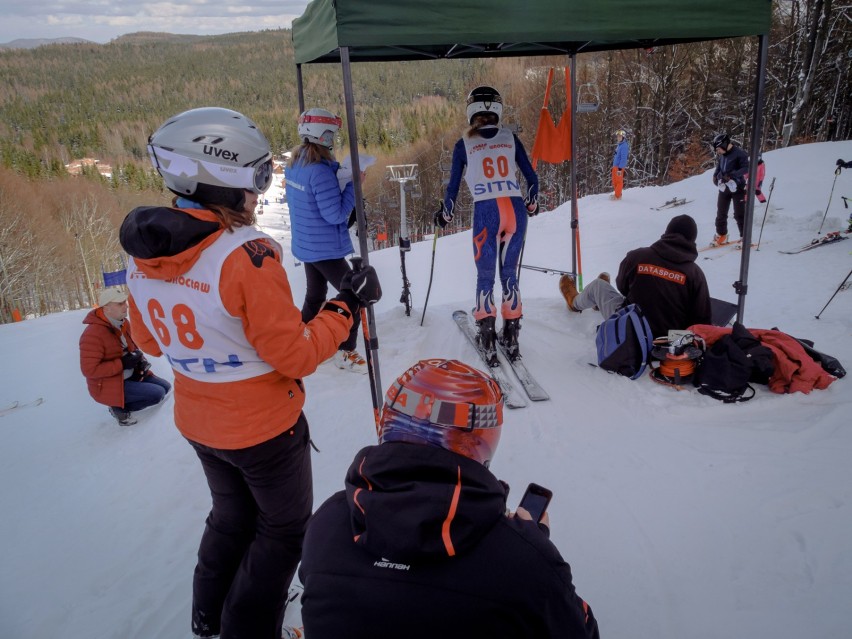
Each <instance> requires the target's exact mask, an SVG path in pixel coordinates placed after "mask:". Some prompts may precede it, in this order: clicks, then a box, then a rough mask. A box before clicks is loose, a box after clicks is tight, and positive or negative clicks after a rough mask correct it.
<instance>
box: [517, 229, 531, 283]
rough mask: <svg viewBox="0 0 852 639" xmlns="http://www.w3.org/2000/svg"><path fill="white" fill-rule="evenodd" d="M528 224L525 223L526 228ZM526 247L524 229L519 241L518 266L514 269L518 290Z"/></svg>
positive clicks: (525, 232)
mask: <svg viewBox="0 0 852 639" xmlns="http://www.w3.org/2000/svg"><path fill="white" fill-rule="evenodd" d="M528 228H529V225H527V229H528ZM526 247H527V231H526V230H524V239H523V241H522V242H521V253H520V255H518V268H516V269H515V282H516V284H517V286H518V290H521V267H522V266H523V265H524V249H525V248H526Z"/></svg>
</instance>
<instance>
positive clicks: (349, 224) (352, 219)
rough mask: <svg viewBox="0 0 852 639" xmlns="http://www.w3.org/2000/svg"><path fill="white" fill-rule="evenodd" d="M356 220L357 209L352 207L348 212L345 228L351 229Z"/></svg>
mask: <svg viewBox="0 0 852 639" xmlns="http://www.w3.org/2000/svg"><path fill="white" fill-rule="evenodd" d="M357 221H358V209H356V208H353V209H352V212H351V213H350V214H349V221H348V222H346V228H348V229H351V228H352V226H353V225H354V224H355V222H357Z"/></svg>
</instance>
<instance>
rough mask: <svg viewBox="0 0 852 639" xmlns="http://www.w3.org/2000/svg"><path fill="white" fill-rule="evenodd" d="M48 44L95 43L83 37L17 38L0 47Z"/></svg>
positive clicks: (9, 47) (1, 44)
mask: <svg viewBox="0 0 852 639" xmlns="http://www.w3.org/2000/svg"><path fill="white" fill-rule="evenodd" d="M48 44H97V43H95V42H92V41H91V40H85V39H83V38H19V39H17V40H12V41H11V42H4V43H0V49H35V48H36V47H42V46H45V45H48Z"/></svg>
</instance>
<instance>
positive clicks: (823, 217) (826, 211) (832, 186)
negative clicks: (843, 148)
mask: <svg viewBox="0 0 852 639" xmlns="http://www.w3.org/2000/svg"><path fill="white" fill-rule="evenodd" d="M839 175H840V166H839V165H838V167H837V168H836V169H835V170H834V182H832V183H831V193H829V194H828V204H826V205H825V213H823V214H822V222H820V224H819V230H818V231H817V235H821V234H822V225H823V224H825V218H826V216H827V215H828V208H829V207H830V206H831V197H832V196H833V195H834V185H835V184H837V177H838V176H839Z"/></svg>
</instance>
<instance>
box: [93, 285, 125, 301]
mask: <svg viewBox="0 0 852 639" xmlns="http://www.w3.org/2000/svg"><path fill="white" fill-rule="evenodd" d="M126 301H127V293H125V292H124V291H123V290H121V289H120V288H116V287H111V288H105V289H103V290H102V291H101V292H100V293H98V306H106V305H107V304H110V303H112V302H118V303H119V304H120V303H121V302H126Z"/></svg>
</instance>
